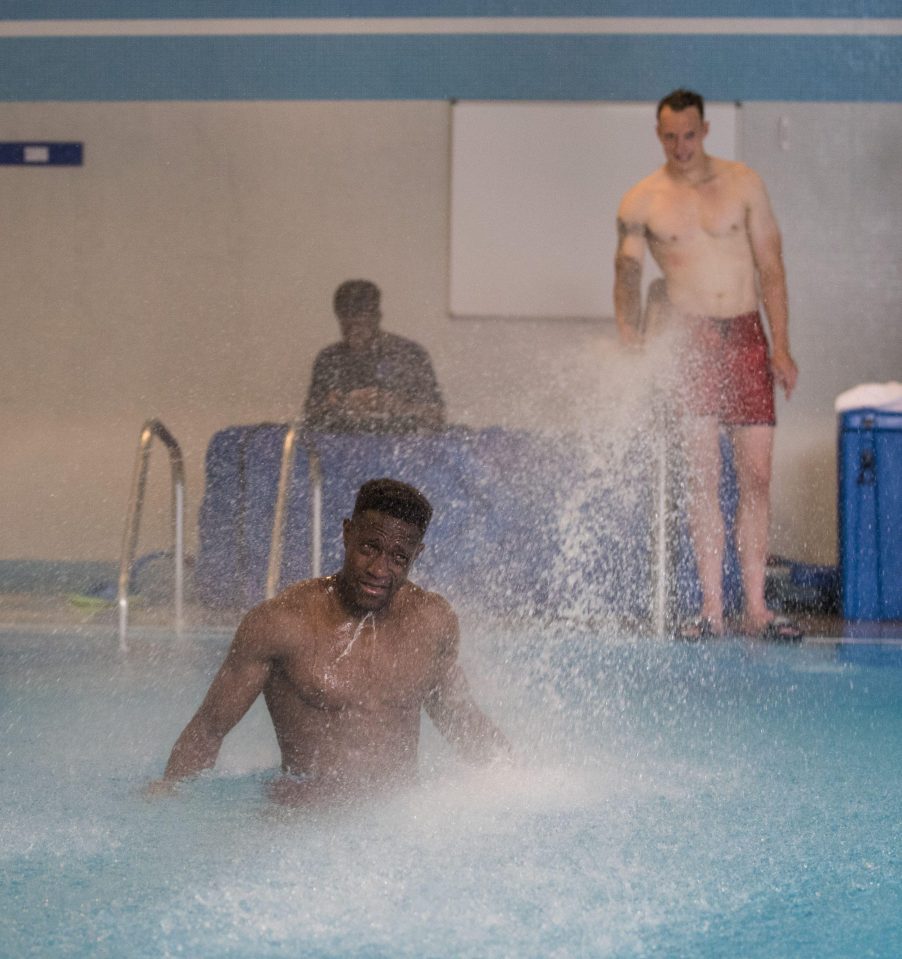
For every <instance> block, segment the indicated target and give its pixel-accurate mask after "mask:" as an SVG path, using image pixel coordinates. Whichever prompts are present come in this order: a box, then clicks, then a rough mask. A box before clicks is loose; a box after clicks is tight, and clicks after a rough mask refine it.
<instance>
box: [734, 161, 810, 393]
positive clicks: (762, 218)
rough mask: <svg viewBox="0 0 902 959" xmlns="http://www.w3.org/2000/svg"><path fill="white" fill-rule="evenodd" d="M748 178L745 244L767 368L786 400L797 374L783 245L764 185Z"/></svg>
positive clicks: (751, 173)
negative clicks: (762, 315)
mask: <svg viewBox="0 0 902 959" xmlns="http://www.w3.org/2000/svg"><path fill="white" fill-rule="evenodd" d="M748 176H749V199H748V213H747V222H748V233H749V242H750V243H751V246H752V254H753V256H754V258H755V266H756V268H757V270H758V280H759V283H760V286H761V298H762V300H763V301H764V310H765V312H766V313H767V322H768V325H769V326H770V332H771V341H772V343H771V346H772V355H771V366H772V367H773V371H774V377H775V379H776V380H777V382H778V383H779V384H780V385H781V386H782V387H783V389H784V390H785V392H786V396H787V397H789V396H790V395H791V394H792V391H793V389H795V385H796V380H797V378H798V375H799V371H798V368H797V367H796V364H795V360H793V358H792V355H791V353H790V351H789V304H788V298H787V295H786V270H785V268H784V266H783V242H782V239H781V237H780V228H779V226H778V225H777V220H776V217H775V216H774V214H773V210H772V209H771V205H770V200H769V198H768V196H767V190H766V189H765V187H764V183H763V182H762V180H761V178H760V177H759V176H758V174H757V173H755V172H754V171H752V170H749V171H748Z"/></svg>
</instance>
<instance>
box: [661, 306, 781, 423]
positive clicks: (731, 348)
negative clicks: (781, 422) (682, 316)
mask: <svg viewBox="0 0 902 959" xmlns="http://www.w3.org/2000/svg"><path fill="white" fill-rule="evenodd" d="M685 322H686V323H687V336H686V341H685V343H684V344H683V346H682V348H681V349H680V354H679V359H678V364H677V375H678V377H679V380H680V389H679V392H680V395H681V398H682V403H683V407H684V410H685V412H686V413H688V414H690V415H692V416H716V417H717V419H718V421H719V422H720V423H722V424H723V425H725V426H756V425H766V426H773V425H774V424H775V423H776V415H775V412H774V376H773V373H772V371H771V366H770V351H769V349H768V344H767V338H766V337H765V335H764V329H763V328H762V326H761V317H760V315H759V314H758V313H757V312H754V313H743V314H742V315H741V316H734V317H730V318H729V319H720V318H711V317H689V318H687V319H686V320H685Z"/></svg>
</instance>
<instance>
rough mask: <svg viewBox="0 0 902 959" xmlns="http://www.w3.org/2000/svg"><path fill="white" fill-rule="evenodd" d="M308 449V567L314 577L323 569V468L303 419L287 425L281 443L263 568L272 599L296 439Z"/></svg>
mask: <svg viewBox="0 0 902 959" xmlns="http://www.w3.org/2000/svg"><path fill="white" fill-rule="evenodd" d="M299 437H300V438H301V439H302V440H303V442H304V448H305V449H306V451H307V463H308V465H307V481H308V483H309V484H310V493H311V495H310V530H311V536H310V566H311V575H312V576H313V577H314V578H315V577H317V576H319V575H321V572H322V552H323V470H322V463H321V461H320V456H319V452H318V451H317V449H316V446H315V445H314V443H313V441H312V439H311V438H310V434H309V433H308V431H307V429H306V428H305V426H304V423H303V421H302V420H295V422H294V423H292V424H291V425H290V426H289V427H288V431H287V432H286V434H285V440H284V442H283V443H282V463H281V465H280V467H279V487H278V490H277V492H276V508H275V513H274V515H273V523H272V537H271V539H270V543H269V565H268V566H267V571H266V598H267V599H272V598H273V596H275V595H276V593H277V592H278V589H279V578H280V576H281V573H282V552H283V548H284V545H285V519H286V515H287V512H288V509H287V506H288V493H289V491H290V490H291V480H292V477H293V475H294V453H295V448H296V447H297V442H298V438H299Z"/></svg>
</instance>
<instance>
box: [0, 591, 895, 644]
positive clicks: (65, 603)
mask: <svg viewBox="0 0 902 959" xmlns="http://www.w3.org/2000/svg"><path fill="white" fill-rule="evenodd" d="M240 618H241V613H240V611H238V610H234V609H227V610H215V609H210V608H208V607H205V606H201V605H198V604H191V603H189V604H186V606H185V609H184V628H185V630H186V631H189V632H193V631H197V632H216V633H219V632H223V631H224V632H231V631H233V630H234V629H235V628H236V627H237V625H238V622H239V620H240ZM792 618H793V619H795V621H796V622H798V623H799V625H800V626H801V627H802V629H803V630H804V632H805V639H804V642H806V643H828V644H836V643H887V644H891V645H896V644H899V645H902V621H899V620H892V621H881V622H859V621H855V622H852V621H847V620H844V619H842V618H841V617H837V616H827V615H822V614H817V615H815V614H808V613H799V614H793V616H792ZM118 623H119V614H118V608H117V606H116V604H115V603H111V602H101V601H95V602H87V601H86V600H85V599H84V598H83V597H77V596H72V595H62V594H53V593H50V594H37V593H34V592H0V629H4V630H14V629H23V630H25V631H31V630H34V631H36V632H38V631H44V630H78V629H90V630H93V629H99V630H102V631H103V630H106V629H110V630H112V631H118ZM575 625H591V624H575ZM128 626H129V629H132V628H134V629H139V630H143V629H151V630H152V631H154V632H157V631H161V632H167V631H173V629H174V613H173V608H172V606H171V605H153V604H150V603H147V602H143V601H141V599H140V597H135V599H134V600H133V601H132V602H131V604H130V606H129V612H128ZM623 628H624V631H625V632H632V633H644V632H647V629H646V628H643V627H642V625H641V624H638V626H637V624H635V623H633V624H624V627H623ZM728 634H729V630H728Z"/></svg>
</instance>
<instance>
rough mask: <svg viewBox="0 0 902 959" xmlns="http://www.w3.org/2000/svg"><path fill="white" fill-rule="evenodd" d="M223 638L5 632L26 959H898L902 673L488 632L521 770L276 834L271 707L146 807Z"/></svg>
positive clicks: (607, 640)
mask: <svg viewBox="0 0 902 959" xmlns="http://www.w3.org/2000/svg"><path fill="white" fill-rule="evenodd" d="M227 642H228V637H226V636H224V635H208V636H204V637H195V638H192V639H190V640H189V641H188V642H186V643H185V644H182V645H179V644H178V643H177V642H176V641H175V640H173V639H171V638H169V637H166V636H165V635H162V634H147V635H146V636H143V637H140V636H139V637H136V641H135V642H134V643H133V648H132V651H131V653H130V654H129V655H128V656H125V657H123V656H120V655H119V654H118V653H117V652H116V648H115V638H114V637H111V636H110V635H108V634H103V633H100V632H96V633H93V634H92V633H75V632H69V633H47V634H45V635H39V634H36V633H34V632H18V633H16V632H11V631H6V632H0V734H2V743H3V745H2V752H0V756H2V786H0V803H2V808H0V859H2V867H3V868H2V873H0V875H2V887H3V888H2V906H0V955H2V956H4V957H25V956H41V957H63V956H65V957H88V956H90V957H107V956H108V957H132V956H134V957H144V956H147V957H151V956H153V957H160V956H164V957H169V956H173V957H174V956H185V957H192V959H195V957H270V956H272V957H289V956H291V957H308V956H309V957H320V956H322V957H327V956H334V957H359V959H367V957H408V956H409V957H481V959H483V957H495V956H497V957H511V956H516V957H533V956H534V957H571V956H572V957H583V956H593V957H594V956H612V957H613V956H623V957H626V956H630V957H632V956H637V957H638V956H641V957H659V956H660V957H680V956H686V957H694V959H696V957H702V959H704V957H715V956H717V957H722V956H742V957H748V959H755V957H768V959H772V957H779V956H786V957H815V956H816V957H819V959H822V957H831V956H835V957H850V956H854V957H867V956H879V957H884V956H885V957H890V956H899V955H902V924H900V922H899V916H900V915H902V857H900V848H902V794H900V793H902V790H900V775H899V771H900V768H902V657H900V655H899V649H898V647H892V646H880V647H876V646H875V647H871V646H868V645H867V644H862V643H859V644H856V645H854V646H851V645H838V646H833V645H826V644H815V645H803V646H797V647H773V646H764V645H761V644H756V643H750V642H745V641H740V640H725V641H722V642H717V643H712V644H710V645H704V646H681V645H677V644H672V643H665V642H660V641H654V640H648V639H643V640H639V639H635V638H630V637H620V636H616V635H590V634H588V633H585V632H581V631H579V630H578V629H576V628H573V627H569V628H566V629H563V628H560V629H557V630H553V629H550V628H549V627H547V626H546V627H539V626H532V627H528V628H523V627H518V628H516V629H514V628H511V627H504V628H501V627H498V626H492V627H491V628H486V627H484V626H480V624H479V622H478V620H475V619H474V620H473V621H472V622H471V623H469V624H468V625H467V628H466V629H465V653H464V658H465V664H466V665H467V666H468V668H469V672H470V673H471V678H472V681H473V685H474V688H475V691H476V694H477V697H478V699H479V700H480V702H481V703H482V704H483V705H484V706H485V708H486V710H487V711H488V712H490V713H491V714H492V715H493V717H495V718H496V719H497V720H498V721H499V723H500V724H501V725H502V726H503V727H504V728H505V730H506V731H507V732H508V735H509V736H510V738H511V739H512V740H513V741H514V743H515V746H516V749H517V754H518V755H517V761H516V762H515V763H514V764H513V765H507V766H497V767H489V768H487V769H475V770H474V769H470V768H467V767H465V766H462V765H460V764H458V763H457V761H456V760H455V759H454V757H453V756H452V755H451V753H450V752H449V750H448V749H447V747H446V746H445V745H444V743H443V742H442V741H441V740H440V739H439V738H438V736H437V735H436V734H435V733H434V732H433V731H432V729H431V727H430V726H429V724H428V721H424V738H423V745H422V763H421V766H422V782H421V783H420V784H419V785H418V786H417V787H416V788H413V789H410V790H408V791H405V792H402V793H399V794H396V795H393V796H390V797H383V798H381V799H379V800H378V801H373V802H369V803H366V802H361V803H359V804H356V805H353V806H350V807H346V808H341V809H334V810H328V811H318V812H309V811H304V810H288V811H286V810H277V809H274V808H273V807H271V806H269V805H268V804H267V802H266V801H265V799H264V795H263V786H264V783H265V781H266V779H267V778H268V777H269V776H270V775H272V771H273V767H274V766H275V764H276V762H277V750H276V746H275V739H274V736H273V734H272V731H271V728H270V727H269V724H268V719H267V717H266V714H265V712H264V711H263V710H262V708H260V707H259V706H255V707H254V709H253V710H252V711H251V713H250V714H249V715H248V717H246V718H245V720H244V721H243V722H242V724H241V725H240V726H239V727H238V729H236V730H235V731H234V732H233V733H232V735H231V736H230V737H229V739H228V740H227V741H226V745H225V747H224V749H223V753H222V756H221V758H220V762H219V764H218V765H217V767H216V769H215V770H214V771H213V772H212V773H210V774H206V775H205V776H203V777H201V778H200V779H198V780H197V781H195V782H193V783H190V784H186V785H183V786H182V787H181V789H180V791H179V793H178V795H176V796H174V797H170V798H165V799H159V798H158V799H155V800H153V801H149V800H147V799H145V798H143V796H142V795H141V787H142V785H143V784H144V783H145V782H146V781H147V780H148V779H149V778H151V777H153V776H156V775H159V773H160V771H161V770H162V767H163V764H164V763H165V760H166V757H167V755H168V752H169V749H170V747H171V745H172V742H173V741H174V739H175V736H176V735H177V734H178V732H179V731H180V729H181V728H182V726H183V725H184V723H185V722H186V721H187V719H188V718H189V717H190V715H191V714H192V712H193V711H194V709H195V708H196V706H197V704H198V703H199V701H200V698H201V696H202V694H203V692H204V690H205V688H206V686H207V683H208V682H209V680H210V678H211V677H212V674H213V672H214V671H215V669H216V667H217V665H218V663H219V661H220V659H221V657H222V654H223V651H224V649H225V647H226V645H227Z"/></svg>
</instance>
